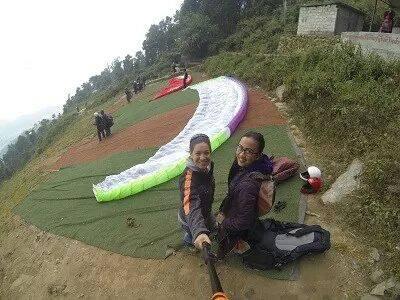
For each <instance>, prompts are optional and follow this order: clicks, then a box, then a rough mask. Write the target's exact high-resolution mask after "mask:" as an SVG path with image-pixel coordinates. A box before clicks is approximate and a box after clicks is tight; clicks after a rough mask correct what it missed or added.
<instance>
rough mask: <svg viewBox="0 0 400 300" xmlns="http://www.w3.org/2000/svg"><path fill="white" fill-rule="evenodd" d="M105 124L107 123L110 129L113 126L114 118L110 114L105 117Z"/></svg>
mask: <svg viewBox="0 0 400 300" xmlns="http://www.w3.org/2000/svg"><path fill="white" fill-rule="evenodd" d="M107 123H108V126H110V127H111V126H113V125H114V118H113V116H112V115H110V114H108V115H107Z"/></svg>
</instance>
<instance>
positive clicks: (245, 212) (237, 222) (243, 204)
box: [221, 183, 259, 232]
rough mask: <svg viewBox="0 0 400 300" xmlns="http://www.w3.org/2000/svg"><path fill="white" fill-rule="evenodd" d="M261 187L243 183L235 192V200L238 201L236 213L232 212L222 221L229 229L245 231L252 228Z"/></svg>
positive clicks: (225, 227)
mask: <svg viewBox="0 0 400 300" xmlns="http://www.w3.org/2000/svg"><path fill="white" fill-rule="evenodd" d="M258 192H259V189H258V188H257V187H256V186H255V185H253V184H249V183H247V184H243V186H242V187H240V189H238V191H236V192H235V195H234V201H235V202H236V201H238V203H237V204H238V205H237V209H236V212H235V214H231V215H230V216H229V217H227V218H225V219H224V221H223V222H222V224H221V225H222V227H223V228H224V229H226V230H228V231H231V232H232V231H233V232H235V231H243V230H248V229H250V228H252V226H253V225H254V221H255V220H256V218H257V201H258Z"/></svg>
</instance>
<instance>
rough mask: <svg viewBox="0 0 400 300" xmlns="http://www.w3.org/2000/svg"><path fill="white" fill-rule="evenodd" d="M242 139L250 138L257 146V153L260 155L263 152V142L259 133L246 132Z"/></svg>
mask: <svg viewBox="0 0 400 300" xmlns="http://www.w3.org/2000/svg"><path fill="white" fill-rule="evenodd" d="M243 137H248V138H252V139H253V140H255V141H256V142H257V144H258V153H262V152H263V151H264V147H265V140H264V137H263V135H262V134H261V133H258V132H255V131H249V132H246V133H245V134H244V135H243V136H242V138H243Z"/></svg>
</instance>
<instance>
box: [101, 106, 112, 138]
mask: <svg viewBox="0 0 400 300" xmlns="http://www.w3.org/2000/svg"><path fill="white" fill-rule="evenodd" d="M100 116H101V118H102V119H103V124H104V131H105V135H106V136H110V135H111V126H113V125H114V121H113V118H112V116H111V115H110V114H106V113H105V112H104V110H101V111H100Z"/></svg>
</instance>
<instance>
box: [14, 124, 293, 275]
mask: <svg viewBox="0 0 400 300" xmlns="http://www.w3.org/2000/svg"><path fill="white" fill-rule="evenodd" d="M257 130H258V131H260V132H261V133H263V134H264V136H265V137H266V141H267V146H266V148H267V150H266V151H267V152H268V153H271V154H274V155H277V156H279V155H284V156H290V157H295V156H296V155H295V152H294V150H293V148H292V145H291V142H290V139H289V138H288V136H287V132H286V126H268V127H265V128H258V129H257ZM243 133H244V132H238V133H235V134H234V136H233V137H232V138H230V139H229V140H228V141H227V142H226V143H225V144H223V145H222V146H221V147H220V148H219V149H217V151H215V152H214V153H213V160H214V161H215V178H216V186H217V188H216V193H215V206H218V205H219V203H220V202H221V201H222V199H223V198H224V196H225V193H226V187H227V176H228V172H229V167H230V165H231V163H232V160H233V155H234V149H235V147H236V144H237V143H238V142H239V139H240V136H241V134H243ZM155 151H156V149H146V150H140V151H134V152H125V153H119V154H114V155H112V156H110V157H107V158H105V159H102V160H98V161H95V162H91V163H87V164H82V165H79V166H73V167H68V168H64V169H61V170H60V171H59V172H57V173H53V174H52V175H51V176H50V179H49V180H48V181H47V182H46V183H44V184H42V185H41V186H40V187H38V188H37V189H35V190H34V191H32V193H30V195H29V196H28V197H27V198H26V199H25V201H23V202H22V203H21V204H20V205H19V206H17V207H16V209H15V212H16V213H17V214H19V215H21V216H22V217H23V218H24V219H25V220H27V221H28V222H30V223H32V224H34V225H36V226H38V227H39V228H41V229H43V230H46V231H50V232H52V233H55V234H58V235H63V236H67V237H71V238H73V239H77V240H81V241H83V242H85V243H87V244H90V245H94V246H97V247H100V248H103V249H107V250H110V251H114V252H117V253H121V254H124V255H130V256H135V257H146V258H163V257H164V255H165V251H166V245H168V244H170V245H174V244H176V243H178V242H179V241H180V239H181V235H182V231H181V229H180V227H179V225H178V222H177V210H178V207H179V205H180V200H179V192H178V182H177V178H175V179H173V180H171V181H169V182H166V183H164V184H162V185H160V186H157V187H154V188H151V189H149V190H147V191H144V192H142V193H139V194H137V195H134V196H131V197H128V198H126V199H123V200H119V201H111V202H107V203H97V202H96V199H95V198H94V196H93V192H92V184H94V183H98V182H100V181H102V180H103V179H104V178H105V176H106V175H110V174H114V173H118V172H120V171H123V170H125V169H127V168H129V167H131V166H132V165H135V164H138V163H142V162H144V161H145V160H146V159H147V158H149V157H150V156H152V155H153V154H154V152H155ZM300 184H301V183H300V181H299V180H298V179H295V178H293V179H292V180H290V181H288V182H287V183H284V184H282V185H280V186H279V189H278V192H277V200H285V201H287V203H288V205H287V207H286V209H285V210H283V211H282V212H280V213H279V214H271V216H273V217H275V218H277V219H280V220H286V221H297V220H298V200H299V196H300V194H299V189H300ZM127 218H134V219H135V226H134V227H129V226H128V225H127ZM136 226H137V227H136ZM289 271H290V270H288V271H287V272H289ZM285 274H286V273H285ZM285 276H286V275H285Z"/></svg>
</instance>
